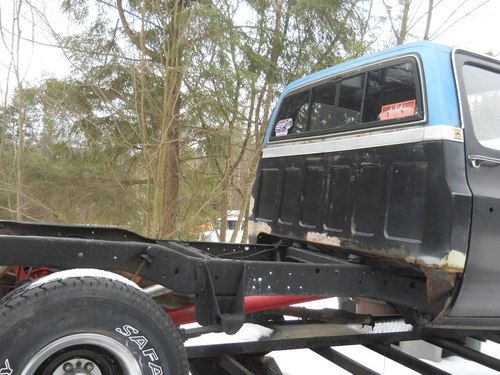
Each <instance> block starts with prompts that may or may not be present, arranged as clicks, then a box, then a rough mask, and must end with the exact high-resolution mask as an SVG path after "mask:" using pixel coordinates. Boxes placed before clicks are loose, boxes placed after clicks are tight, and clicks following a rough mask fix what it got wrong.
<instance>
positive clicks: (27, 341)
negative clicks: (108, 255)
mask: <svg viewBox="0 0 500 375" xmlns="http://www.w3.org/2000/svg"><path fill="white" fill-rule="evenodd" d="M63 366H69V368H71V367H73V368H74V372H70V371H68V370H67V368H66V371H67V372H64V371H63V370H62V369H63ZM85 366H87V369H89V368H90V369H92V371H90V370H89V371H87V372H86V373H85V372H78V371H82V370H81V368H84V367H85ZM77 370H78V371H77ZM188 371H189V370H188V362H187V356H186V351H185V349H184V346H183V342H182V339H181V336H180V333H179V330H178V329H177V327H176V326H175V325H174V324H173V323H172V321H171V320H170V318H169V317H168V316H167V314H165V312H164V311H163V310H162V309H161V308H160V307H159V306H158V305H156V303H155V302H154V301H153V300H152V299H151V298H149V297H148V296H147V295H146V294H145V293H143V292H142V291H141V290H139V289H137V288H134V287H132V286H130V285H127V284H124V283H123V282H120V281H117V280H110V279H106V278H100V277H70V278H66V279H59V280H53V281H49V282H47V283H45V284H40V283H39V282H37V283H31V284H27V285H24V286H22V287H21V288H19V289H16V290H15V291H13V292H12V293H10V294H9V295H7V296H5V297H4V299H2V300H1V301H0V375H54V374H58V373H64V374H72V373H79V374H80V373H85V374H90V375H94V374H97V375H139V374H140V375H177V374H179V375H185V374H188Z"/></svg>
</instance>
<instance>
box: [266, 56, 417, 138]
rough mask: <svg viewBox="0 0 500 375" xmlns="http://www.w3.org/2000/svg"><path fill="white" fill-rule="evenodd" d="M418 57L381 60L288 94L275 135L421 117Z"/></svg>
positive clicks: (339, 128) (342, 129)
mask: <svg viewBox="0 0 500 375" xmlns="http://www.w3.org/2000/svg"><path fill="white" fill-rule="evenodd" d="M420 87H421V86H420V79H419V74H418V67H417V63H416V60H415V58H412V57H408V58H404V59H401V60H399V61H398V62H393V63H388V64H383V65H381V66H380V67H379V68H375V69H370V70H366V71H365V72H362V73H357V74H353V75H351V76H343V77H342V79H335V77H333V78H332V79H330V80H329V82H326V83H325V82H322V83H321V84H318V85H314V86H312V87H308V88H305V89H303V90H301V91H299V92H294V93H292V94H290V95H288V96H286V97H285V98H284V99H283V101H282V104H281V106H280V109H279V111H278V116H277V117H276V121H275V123H274V132H273V134H272V139H275V140H276V139H281V138H283V137H287V138H294V137H298V136H308V135H315V134H324V133H329V132H341V131H349V130H356V129H362V128H369V127H376V126H382V125H389V124H398V123H407V122H413V121H417V120H421V119H423V110H422V100H421V92H420Z"/></svg>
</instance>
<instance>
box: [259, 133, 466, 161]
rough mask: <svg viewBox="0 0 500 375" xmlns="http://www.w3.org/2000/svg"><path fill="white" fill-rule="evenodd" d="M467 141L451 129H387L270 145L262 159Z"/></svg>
mask: <svg viewBox="0 0 500 375" xmlns="http://www.w3.org/2000/svg"><path fill="white" fill-rule="evenodd" d="M463 139H464V137H463V130H462V129H461V128H457V127H454V126H450V125H434V126H418V127H411V128H399V129H391V130H389V131H388V130H387V129H384V130H383V131H376V132H371V133H366V132H365V133H364V134H357V135H347V136H339V135H338V134H336V135H335V136H330V137H326V138H323V139H319V140H318V139H315V140H308V139H300V140H299V141H296V142H294V143H292V142H288V143H281V144H270V145H266V146H265V147H264V149H263V151H262V158H264V159H266V158H277V157H285V156H295V155H312V154H322V153H327V152H338V151H346V150H356V149H363V148H372V147H383V146H391V145H398V144H406V143H416V142H425V141H440V140H447V141H454V142H463Z"/></svg>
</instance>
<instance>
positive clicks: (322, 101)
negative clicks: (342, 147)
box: [309, 83, 335, 131]
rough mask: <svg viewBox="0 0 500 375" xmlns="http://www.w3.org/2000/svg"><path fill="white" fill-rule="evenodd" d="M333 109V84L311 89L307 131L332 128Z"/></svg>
mask: <svg viewBox="0 0 500 375" xmlns="http://www.w3.org/2000/svg"><path fill="white" fill-rule="evenodd" d="M334 108H335V84H334V83H329V84H326V85H322V86H319V87H315V88H313V89H312V99H311V118H310V123H309V130H310V131H314V130H324V129H328V128H331V127H333V118H334V114H335V112H334Z"/></svg>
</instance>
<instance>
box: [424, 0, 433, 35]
mask: <svg viewBox="0 0 500 375" xmlns="http://www.w3.org/2000/svg"><path fill="white" fill-rule="evenodd" d="M433 9H434V0H429V8H428V10H427V22H426V24H425V33H424V40H429V30H430V28H431V20H432V10H433Z"/></svg>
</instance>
